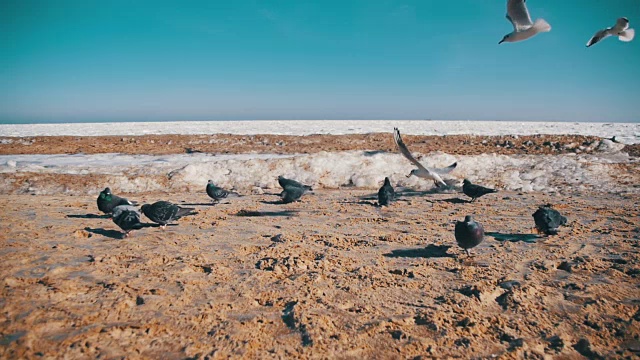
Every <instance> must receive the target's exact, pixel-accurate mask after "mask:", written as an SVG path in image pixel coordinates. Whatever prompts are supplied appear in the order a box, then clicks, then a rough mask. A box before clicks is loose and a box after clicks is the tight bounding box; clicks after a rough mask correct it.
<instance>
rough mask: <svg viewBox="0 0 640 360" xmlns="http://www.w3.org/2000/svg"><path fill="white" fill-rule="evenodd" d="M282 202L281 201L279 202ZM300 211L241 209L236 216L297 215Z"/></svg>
mask: <svg viewBox="0 0 640 360" xmlns="http://www.w3.org/2000/svg"><path fill="white" fill-rule="evenodd" d="M279 204H281V203H279ZM297 214H298V212H297V211H294V210H282V211H254V210H240V211H238V212H237V213H236V216H244V217H256V216H295V215H297Z"/></svg>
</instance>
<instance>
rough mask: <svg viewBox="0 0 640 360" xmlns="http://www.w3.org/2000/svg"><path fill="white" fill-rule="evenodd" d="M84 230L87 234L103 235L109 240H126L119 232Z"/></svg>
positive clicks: (87, 228)
mask: <svg viewBox="0 0 640 360" xmlns="http://www.w3.org/2000/svg"><path fill="white" fill-rule="evenodd" d="M84 230H85V231H86V232H90V233H92V234H97V235H102V236H106V237H108V238H112V239H123V238H124V234H123V233H122V232H120V231H117V230H105V229H102V228H97V229H92V228H90V227H86V228H84Z"/></svg>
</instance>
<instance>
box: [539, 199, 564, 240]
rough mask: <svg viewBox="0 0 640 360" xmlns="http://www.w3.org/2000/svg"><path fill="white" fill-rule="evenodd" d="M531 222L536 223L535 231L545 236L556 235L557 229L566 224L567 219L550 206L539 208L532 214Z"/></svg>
mask: <svg viewBox="0 0 640 360" xmlns="http://www.w3.org/2000/svg"><path fill="white" fill-rule="evenodd" d="M533 220H534V221H535V222H536V229H537V230H538V231H539V232H542V233H545V234H547V235H557V234H558V228H559V227H560V226H562V225H565V224H566V223H567V218H566V217H564V216H562V215H560V213H559V212H558V210H556V209H553V208H551V204H547V205H543V206H540V207H539V208H538V210H536V212H534V213H533Z"/></svg>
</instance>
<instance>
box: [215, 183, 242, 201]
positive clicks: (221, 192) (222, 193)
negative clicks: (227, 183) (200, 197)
mask: <svg viewBox="0 0 640 360" xmlns="http://www.w3.org/2000/svg"><path fill="white" fill-rule="evenodd" d="M207 195H209V197H210V198H212V199H213V200H214V201H216V202H217V201H220V200H221V199H226V198H227V197H229V196H231V197H238V196H240V195H239V194H238V193H236V192H233V191H228V190H225V189H223V188H221V187H218V186H216V184H214V183H213V180H209V181H208V182H207Z"/></svg>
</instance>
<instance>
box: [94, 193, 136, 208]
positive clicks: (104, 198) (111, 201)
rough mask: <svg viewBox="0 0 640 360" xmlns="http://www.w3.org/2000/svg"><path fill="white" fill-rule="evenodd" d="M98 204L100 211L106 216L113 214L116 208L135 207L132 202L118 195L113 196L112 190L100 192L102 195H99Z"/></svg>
mask: <svg viewBox="0 0 640 360" xmlns="http://www.w3.org/2000/svg"><path fill="white" fill-rule="evenodd" d="M97 203H98V210H100V211H102V212H103V213H105V214H111V213H112V212H113V209H114V208H115V207H116V206H120V205H135V204H134V203H132V202H131V201H129V200H127V199H125V198H121V197H119V196H117V195H113V194H112V193H111V189H109V188H104V190H102V192H100V195H98V201H97Z"/></svg>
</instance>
